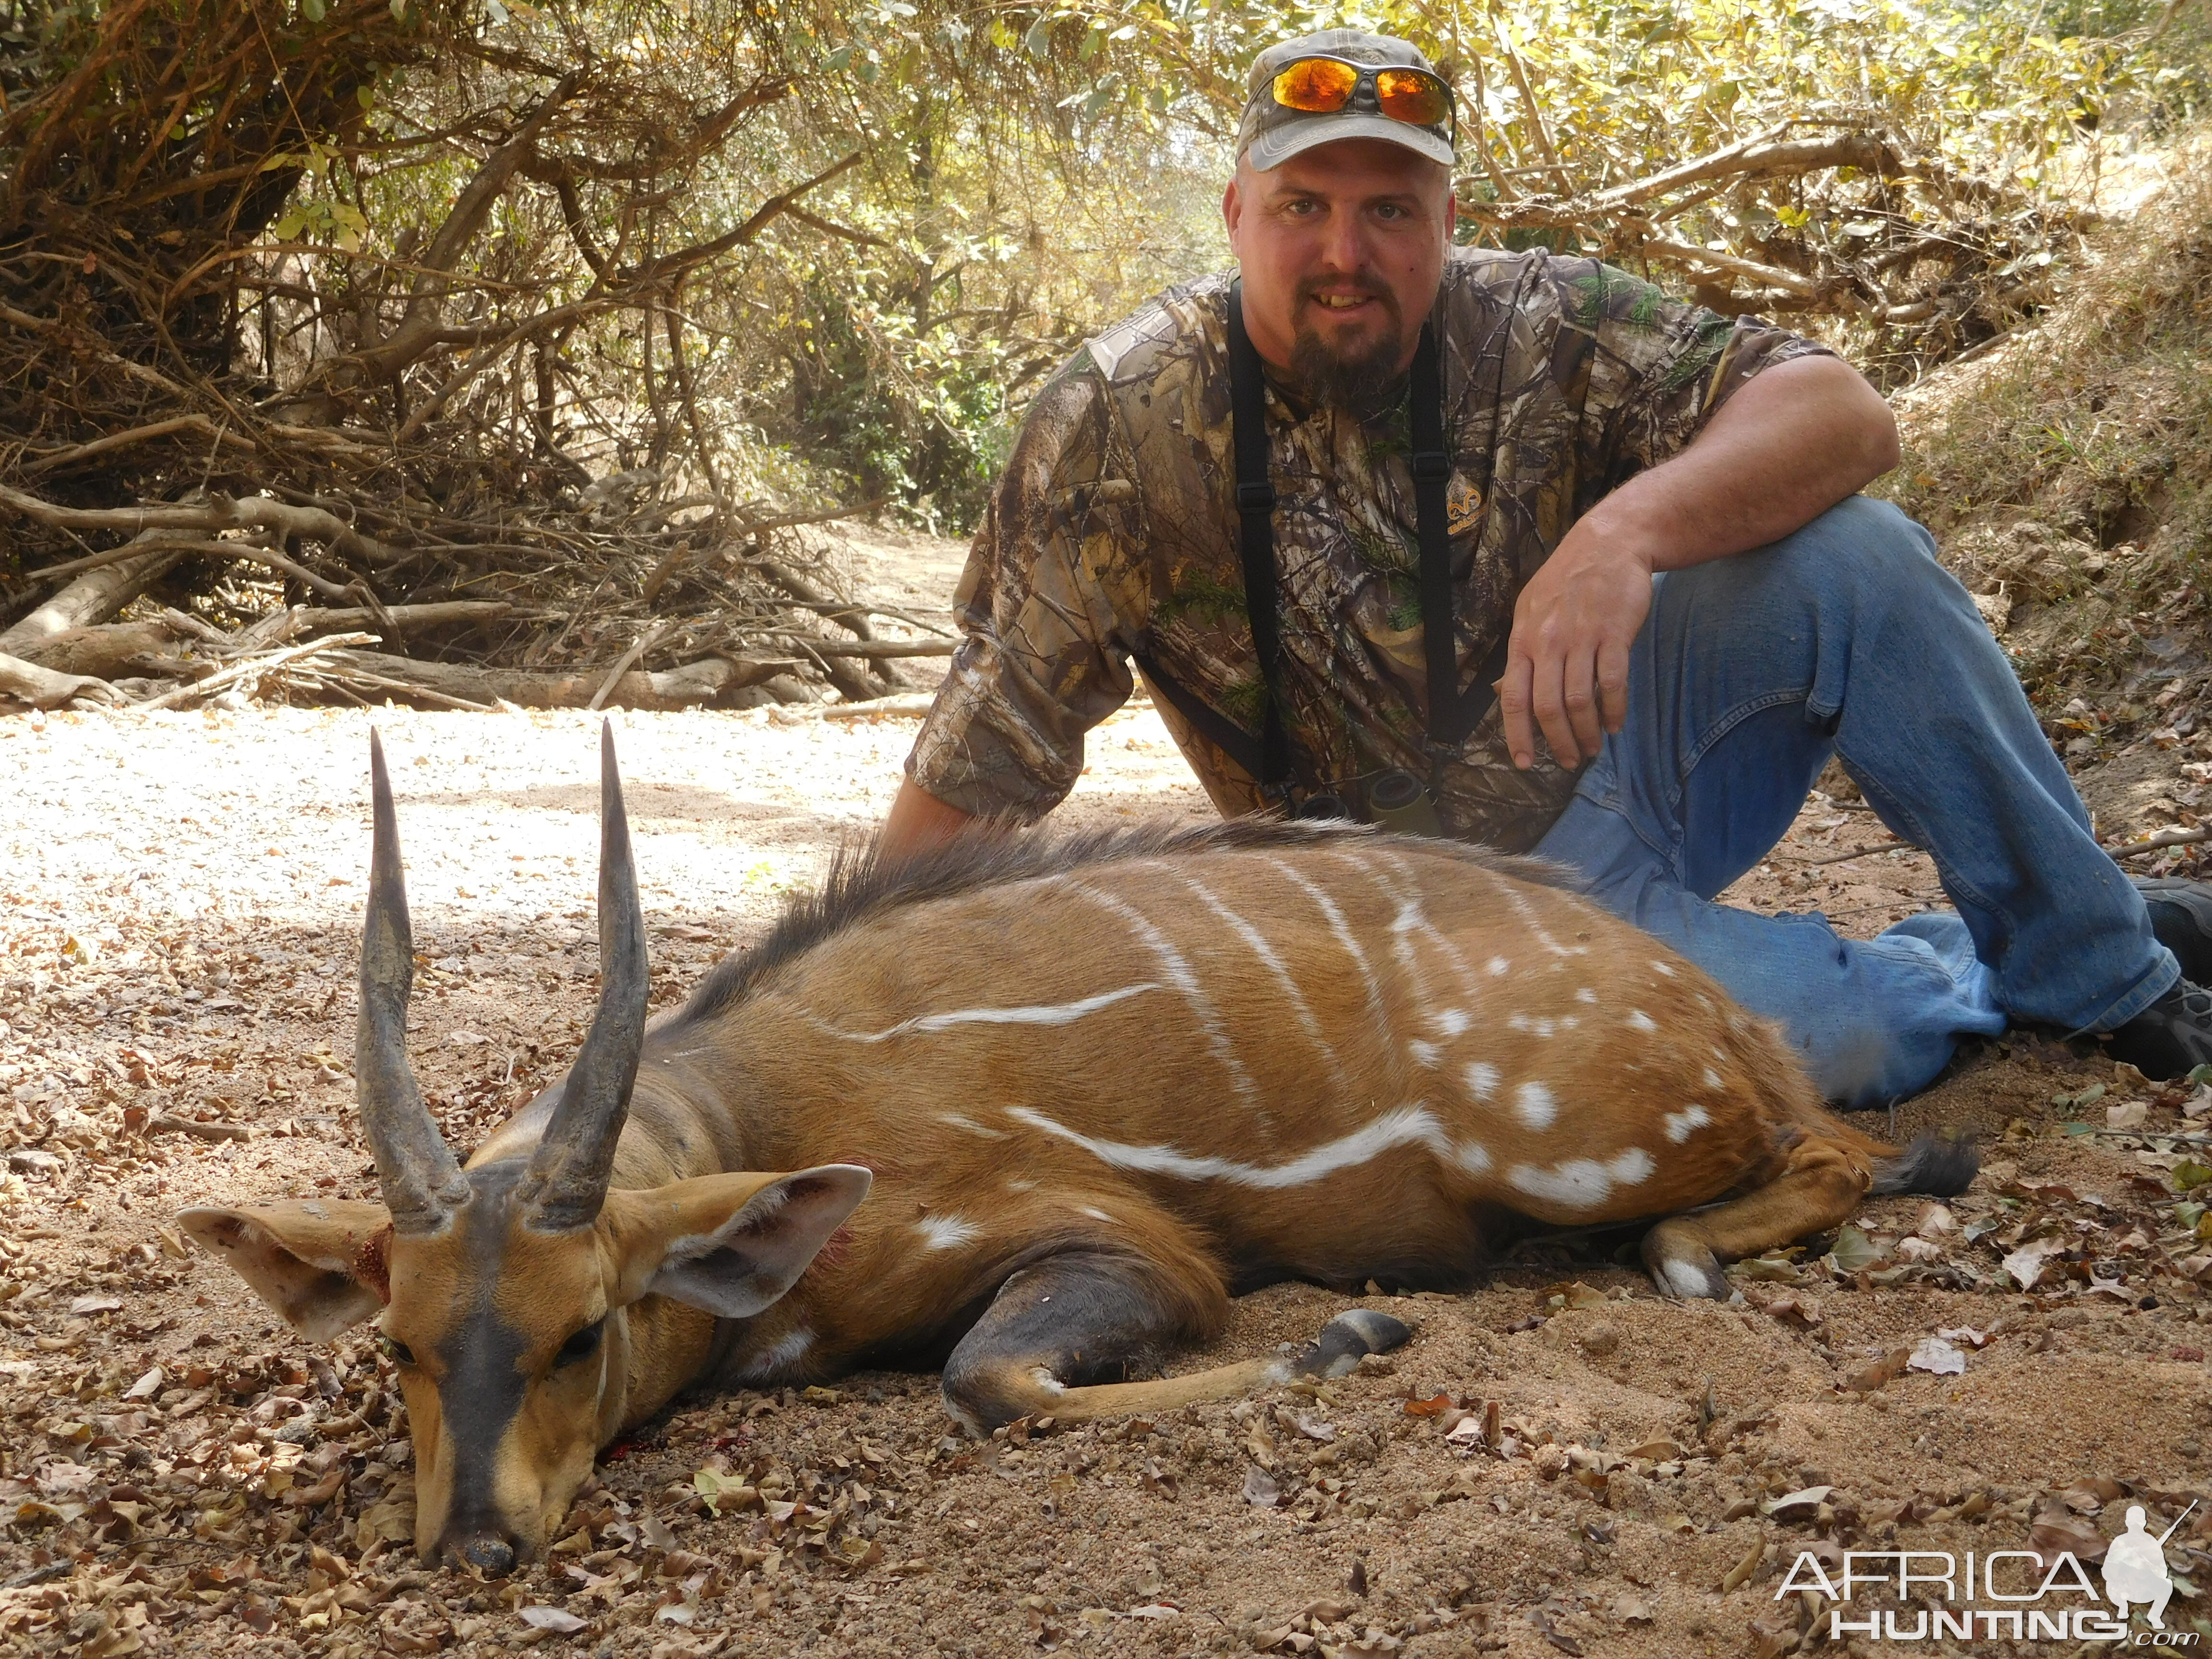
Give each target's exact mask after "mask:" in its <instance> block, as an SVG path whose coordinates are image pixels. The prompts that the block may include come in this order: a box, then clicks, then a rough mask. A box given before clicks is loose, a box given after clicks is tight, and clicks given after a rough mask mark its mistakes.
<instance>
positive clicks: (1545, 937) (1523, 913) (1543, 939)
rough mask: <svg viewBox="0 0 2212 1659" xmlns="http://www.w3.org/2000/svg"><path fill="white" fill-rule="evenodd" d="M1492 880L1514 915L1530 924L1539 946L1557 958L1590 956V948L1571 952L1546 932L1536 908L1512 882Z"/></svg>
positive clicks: (1581, 947)
mask: <svg viewBox="0 0 2212 1659" xmlns="http://www.w3.org/2000/svg"><path fill="white" fill-rule="evenodd" d="M1491 879H1492V881H1494V882H1496V883H1497V884H1498V891H1499V892H1501V893H1503V894H1504V895H1505V902H1506V903H1507V904H1508V905H1510V906H1511V907H1512V910H1513V914H1514V915H1516V916H1518V917H1520V918H1521V920H1522V921H1524V922H1526V923H1527V924H1528V931H1529V932H1530V933H1533V934H1534V935H1535V939H1536V943H1537V944H1539V945H1542V946H1543V947H1544V948H1545V949H1546V950H1547V951H1550V952H1551V953H1552V954H1553V956H1555V957H1567V956H1577V955H1581V956H1587V955H1589V946H1588V945H1577V946H1576V947H1574V948H1573V949H1572V950H1570V949H1569V948H1568V947H1567V946H1565V945H1562V944H1560V943H1559V940H1557V939H1553V937H1552V936H1551V934H1550V933H1548V932H1547V931H1546V929H1545V927H1544V924H1543V923H1542V922H1541V921H1537V920H1536V910H1535V907H1534V905H1532V904H1530V903H1529V902H1528V900H1527V899H1526V898H1523V897H1522V895H1521V890H1520V889H1519V888H1517V887H1516V886H1515V885H1514V884H1512V883H1511V882H1510V881H1508V880H1507V879H1506V878H1504V877H1503V876H1492V878H1491Z"/></svg>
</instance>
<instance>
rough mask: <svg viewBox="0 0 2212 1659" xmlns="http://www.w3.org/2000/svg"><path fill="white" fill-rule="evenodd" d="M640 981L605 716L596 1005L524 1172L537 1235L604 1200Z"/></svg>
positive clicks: (640, 917)
mask: <svg viewBox="0 0 2212 1659" xmlns="http://www.w3.org/2000/svg"><path fill="white" fill-rule="evenodd" d="M649 988H650V981H649V978H648V975H647V968H646V960H645V913H644V911H643V910H642V909H641V908H639V905H638V902H637V869H636V866H635V865H633V864H632V863H631V861H630V854H629V816H628V815H627V814H626V813H625V812H624V811H623V795H622V775H621V774H620V773H619V772H618V771H617V769H616V767H615V732H614V724H613V722H612V721H609V722H608V723H607V724H606V725H605V726H602V727H601V728H600V731H599V1012H597V1013H596V1014H594V1015H593V1016H592V1029H591V1032H590V1034H589V1035H588V1036H586V1037H585V1039H584V1046H583V1048H582V1050H581V1051H580V1053H579V1054H577V1056H576V1063H575V1065H574V1066H572V1067H571V1068H570V1070H569V1073H568V1084H567V1085H566V1086H565V1087H564V1088H563V1089H562V1091H561V1103H560V1104H559V1105H557V1106H556V1107H555V1108H554V1109H553V1115H552V1116H551V1118H550V1120H548V1121H547V1122H546V1125H545V1136H544V1139H542V1140H541V1141H539V1142H538V1150H537V1151H536V1152H533V1153H532V1154H531V1158H530V1168H529V1170H528V1172H527V1173H526V1176H525V1177H524V1182H525V1186H524V1193H525V1195H526V1197H525V1201H526V1206H527V1212H528V1214H529V1216H530V1225H532V1227H533V1228H535V1229H537V1230H538V1231H540V1232H566V1231H568V1230H569V1229H570V1228H572V1227H585V1226H589V1225H591V1223H592V1218H594V1217H596V1216H597V1215H598V1214H599V1206H601V1205H602V1204H604V1203H605V1201H606V1196H607V1177H608V1176H609V1175H610V1174H611V1171H612V1170H613V1169H614V1162H615V1142H616V1141H617V1139H620V1138H621V1136H622V1130H623V1120H624V1119H626V1118H627V1117H628V1116H629V1091H630V1085H632V1084H633V1083H635V1081H636V1079H637V1061H638V1055H639V1054H640V1052H641V1050H642V1049H643V1048H644V1045H645V1005H646V994H647V990H648V989H649Z"/></svg>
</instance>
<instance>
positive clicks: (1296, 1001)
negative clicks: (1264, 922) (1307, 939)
mask: <svg viewBox="0 0 2212 1659" xmlns="http://www.w3.org/2000/svg"><path fill="white" fill-rule="evenodd" d="M1147 862H1148V863H1151V864H1153V865H1157V866H1158V867H1159V868H1160V869H1161V870H1163V871H1164V872H1166V873H1167V874H1169V875H1171V876H1173V877H1175V878H1176V879H1177V880H1178V881H1180V882H1182V884H1183V885H1184V886H1186V887H1188V888H1189V889H1190V890H1191V891H1192V892H1194V893H1195V894H1196V895H1197V896H1198V899H1199V902H1200V903H1201V904H1203V905H1205V906H1206V908H1207V909H1209V910H1211V911H1212V912H1213V914H1214V915H1217V916H1219V917H1220V918H1221V919H1222V921H1225V922H1227V923H1228V924H1229V926H1230V928H1231V931H1232V932H1234V933H1236V935H1237V938H1239V939H1243V941H1244V943H1245V945H1246V946H1247V948H1249V950H1250V951H1251V952H1252V954H1253V955H1254V956H1255V957H1259V958H1260V960H1261V963H1264V964H1265V965H1266V967H1267V971H1268V972H1269V973H1270V974H1272V975H1274V979H1275V983H1276V984H1277V985H1278V986H1279V987H1281V990H1282V993H1283V994H1284V996H1285V997H1287V998H1288V999H1289V1000H1290V1004H1291V1008H1292V1009H1293V1010H1294V1011H1295V1012H1297V1017H1298V1024H1300V1025H1301V1026H1303V1027H1304V1029H1305V1034H1306V1036H1307V1037H1308V1038H1309V1039H1310V1041H1311V1042H1312V1043H1313V1046H1314V1047H1315V1048H1318V1049H1320V1050H1321V1054H1322V1059H1323V1060H1327V1061H1328V1070H1329V1076H1330V1077H1331V1078H1332V1079H1334V1082H1335V1084H1336V1090H1337V1093H1338V1095H1339V1096H1340V1097H1346V1098H1348V1097H1350V1095H1351V1093H1352V1085H1351V1082H1350V1080H1349V1079H1347V1078H1346V1076H1345V1074H1344V1065H1343V1062H1342V1061H1340V1060H1338V1059H1337V1057H1336V1050H1335V1049H1334V1048H1331V1047H1330V1046H1329V1041H1328V1037H1326V1036H1323V1035H1322V1029H1321V1021H1319V1020H1318V1019H1316V1018H1314V1011H1313V1009H1312V1008H1311V1007H1310V1006H1308V1004H1307V1002H1306V999H1305V994H1304V992H1302V991H1300V990H1299V989H1298V986H1297V981H1296V980H1294V979H1292V978H1291V970H1290V967H1289V965H1288V964H1287V963H1285V962H1284V960H1283V958H1282V957H1281V956H1280V955H1279V953H1278V952H1277V951H1276V950H1275V947H1274V946H1273V945H1270V944H1268V943H1267V936H1266V935H1265V934H1263V933H1261V931H1260V930H1259V929H1258V928H1257V927H1254V926H1253V925H1252V924H1251V923H1250V922H1249V921H1247V920H1246V919H1245V918H1244V917H1243V916H1241V915H1237V912H1236V911H1234V910H1232V909H1231V908H1229V907H1228V906H1227V905H1225V904H1224V903H1223V902H1221V900H1220V899H1219V898H1218V896H1216V895H1215V893H1214V891H1213V890H1212V888H1210V887H1208V886H1206V884H1205V883H1203V882H1201V881H1199V880H1196V879H1195V878H1193V877H1190V876H1186V875H1184V874H1183V873H1182V872H1181V871H1179V870H1176V869H1175V868H1174V867H1173V866H1170V865H1168V864H1165V863H1164V862H1162V861H1161V860H1147Z"/></svg>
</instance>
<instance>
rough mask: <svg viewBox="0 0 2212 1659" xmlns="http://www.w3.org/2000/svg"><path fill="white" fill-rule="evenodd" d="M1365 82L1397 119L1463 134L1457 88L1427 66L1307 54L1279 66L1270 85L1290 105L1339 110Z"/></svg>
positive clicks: (1307, 109)
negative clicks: (1457, 110) (1376, 63)
mask: <svg viewBox="0 0 2212 1659" xmlns="http://www.w3.org/2000/svg"><path fill="white" fill-rule="evenodd" d="M1361 82H1367V83H1368V84H1370V85H1371V86H1372V87H1373V88H1374V89H1375V103H1376V107H1377V108H1378V109H1380V110H1381V111H1382V112H1383V114H1385V115H1387V116H1389V118H1391V119H1392V120H1394V121H1403V122H1404V123H1406V125H1408V126H1414V127H1437V126H1445V125H1450V126H1452V127H1453V128H1454V129H1455V131H1454V133H1453V136H1454V137H1457V136H1458V135H1457V131H1456V127H1457V122H1456V120H1455V111H1454V107H1453V101H1452V90H1451V88H1449V87H1448V86H1446V85H1445V84H1444V82H1443V78H1442V77H1441V76H1436V75H1432V74H1431V73H1430V72H1429V71H1428V70H1423V69H1401V68H1385V69H1377V68H1376V67H1375V66H1374V65H1373V64H1355V63H1352V62H1351V61H1350V60H1349V59H1346V58H1299V59H1297V61H1296V62H1295V63H1291V64H1285V65H1284V66H1283V67H1282V68H1281V69H1280V70H1277V71H1276V73H1275V78H1274V80H1273V82H1270V83H1269V88H1270V90H1271V91H1272V92H1273V95H1274V100H1275V101H1276V102H1277V103H1279V104H1280V105H1281V106H1283V107H1284V108H1285V109H1294V110H1298V111H1301V112H1304V113H1306V114H1309V115H1334V114H1335V113H1336V112H1338V111H1339V110H1340V109H1343V108H1344V107H1345V106H1347V105H1348V104H1350V103H1351V102H1352V99H1353V98H1354V97H1356V96H1357V95H1358V92H1359V88H1360V83H1361Z"/></svg>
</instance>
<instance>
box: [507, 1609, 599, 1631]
mask: <svg viewBox="0 0 2212 1659" xmlns="http://www.w3.org/2000/svg"><path fill="white" fill-rule="evenodd" d="M516 1611H517V1613H519V1614H520V1616H521V1619H522V1622H523V1623H524V1624H526V1625H527V1626H530V1627H531V1628H532V1630H550V1631H551V1632H553V1633H554V1634H555V1635H556V1636H574V1634H575V1633H576V1632H578V1631H580V1630H581V1629H583V1628H584V1626H585V1624H586V1620H581V1619H579V1618H577V1617H576V1615H575V1614H574V1613H570V1612H569V1611H568V1609H567V1608H566V1607H520V1608H517V1609H516Z"/></svg>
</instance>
